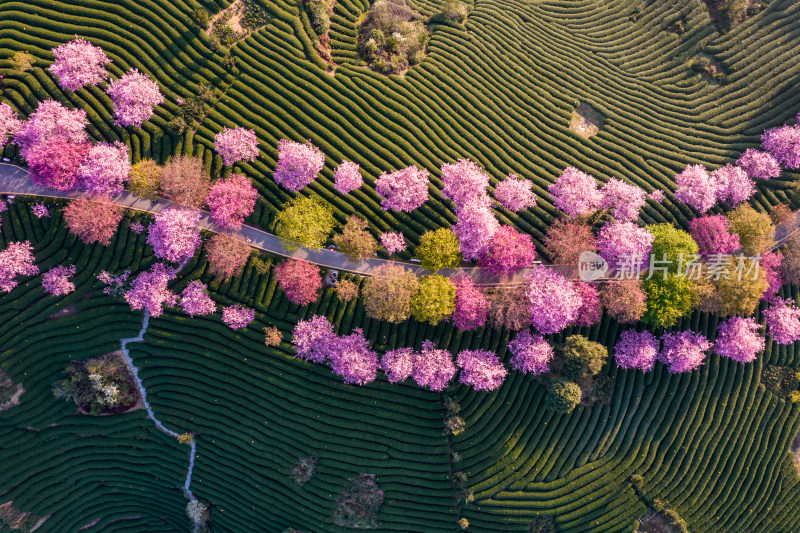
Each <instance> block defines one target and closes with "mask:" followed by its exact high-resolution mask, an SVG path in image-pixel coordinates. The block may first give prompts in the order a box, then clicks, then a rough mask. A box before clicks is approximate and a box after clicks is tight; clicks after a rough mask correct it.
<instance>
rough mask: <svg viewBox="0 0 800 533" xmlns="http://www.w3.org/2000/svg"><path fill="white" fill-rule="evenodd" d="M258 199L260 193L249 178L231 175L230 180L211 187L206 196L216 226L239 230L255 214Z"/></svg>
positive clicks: (223, 180) (220, 181)
mask: <svg viewBox="0 0 800 533" xmlns="http://www.w3.org/2000/svg"><path fill="white" fill-rule="evenodd" d="M257 199H258V191H256V189H255V187H253V184H252V183H250V180H249V179H248V178H247V177H245V176H242V175H241V174H231V175H230V177H229V178H227V179H225V178H222V179H220V180H219V181H218V182H216V183H215V184H214V185H213V186H212V187H211V189H210V190H209V191H208V196H206V204H207V205H208V209H209V211H211V220H213V221H214V224H217V225H219V226H222V227H223V228H227V229H234V230H238V229H239V228H241V227H242V223H243V222H244V219H245V218H246V217H247V216H248V215H250V213H252V212H253V209H254V208H255V206H256V200H257Z"/></svg>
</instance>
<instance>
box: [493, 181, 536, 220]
mask: <svg viewBox="0 0 800 533" xmlns="http://www.w3.org/2000/svg"><path fill="white" fill-rule="evenodd" d="M494 199H495V200H497V201H498V202H499V203H500V205H502V206H503V207H505V208H506V209H508V210H509V211H514V212H517V211H524V210H526V209H530V208H531V207H533V206H535V205H536V195H535V194H534V193H533V183H531V182H530V181H528V180H523V179H520V178H519V177H518V176H517V175H516V174H509V175H508V177H507V178H506V179H504V180H503V181H501V182H500V183H498V184H497V187H495V188H494Z"/></svg>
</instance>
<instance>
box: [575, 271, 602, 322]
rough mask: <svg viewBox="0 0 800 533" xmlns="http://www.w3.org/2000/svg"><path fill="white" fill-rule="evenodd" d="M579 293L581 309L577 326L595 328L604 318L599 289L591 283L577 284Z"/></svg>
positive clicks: (576, 320)
mask: <svg viewBox="0 0 800 533" xmlns="http://www.w3.org/2000/svg"><path fill="white" fill-rule="evenodd" d="M576 287H577V288H578V293H579V294H580V297H581V308H580V309H579V310H578V317H577V318H576V319H575V325H576V326H579V327H582V328H583V327H589V326H594V325H595V324H597V323H599V322H600V319H601V318H602V317H603V306H602V305H601V304H600V296H599V295H598V293H597V289H596V288H595V286H594V285H593V284H591V283H584V282H579V283H576Z"/></svg>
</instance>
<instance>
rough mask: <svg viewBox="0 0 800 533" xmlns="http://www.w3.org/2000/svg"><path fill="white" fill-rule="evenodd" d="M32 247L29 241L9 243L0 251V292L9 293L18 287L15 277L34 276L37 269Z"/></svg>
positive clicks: (37, 271)
mask: <svg viewBox="0 0 800 533" xmlns="http://www.w3.org/2000/svg"><path fill="white" fill-rule="evenodd" d="M32 250H33V246H31V243H30V242H29V241H24V242H11V243H9V244H8V246H6V248H5V250H2V251H0V291H2V292H10V291H11V289H13V288H14V287H16V286H17V285H19V282H18V281H16V280H15V279H14V278H15V277H17V276H35V275H36V274H38V273H39V267H37V266H36V265H35V264H34V261H35V260H36V258H35V257H34V256H33V252H32Z"/></svg>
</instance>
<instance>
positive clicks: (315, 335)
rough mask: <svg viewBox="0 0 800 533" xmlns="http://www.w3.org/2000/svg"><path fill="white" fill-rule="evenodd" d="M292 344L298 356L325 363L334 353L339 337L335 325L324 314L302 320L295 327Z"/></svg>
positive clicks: (312, 361) (313, 361)
mask: <svg viewBox="0 0 800 533" xmlns="http://www.w3.org/2000/svg"><path fill="white" fill-rule="evenodd" d="M293 335H294V336H293V339H292V345H293V346H294V348H295V350H296V351H297V357H299V358H300V359H303V360H304V361H309V362H311V363H324V362H325V361H327V360H328V357H329V356H330V354H331V353H333V351H334V349H335V345H336V343H337V342H338V337H337V336H336V334H335V333H334V332H333V325H332V324H331V323H330V322H328V319H326V318H325V317H324V316H321V315H315V316H314V317H312V318H311V319H310V320H300V321H299V322H298V323H297V324H296V325H295V327H294V333H293Z"/></svg>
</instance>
